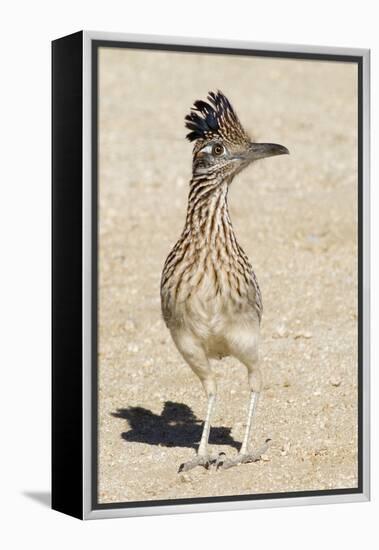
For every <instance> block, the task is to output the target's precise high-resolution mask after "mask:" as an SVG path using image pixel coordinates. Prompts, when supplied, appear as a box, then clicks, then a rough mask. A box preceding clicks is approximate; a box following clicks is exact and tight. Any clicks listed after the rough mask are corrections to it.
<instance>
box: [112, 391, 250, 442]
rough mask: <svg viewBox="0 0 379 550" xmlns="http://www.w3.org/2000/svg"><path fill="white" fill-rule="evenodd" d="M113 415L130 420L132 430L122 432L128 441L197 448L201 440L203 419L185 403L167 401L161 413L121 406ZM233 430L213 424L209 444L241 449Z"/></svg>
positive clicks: (123, 437) (142, 408)
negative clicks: (233, 435) (232, 432)
mask: <svg viewBox="0 0 379 550" xmlns="http://www.w3.org/2000/svg"><path fill="white" fill-rule="evenodd" d="M111 414H112V416H114V417H115V418H122V419H123V420H127V422H128V424H129V428H130V429H129V430H128V431H126V432H123V433H122V434H121V437H122V439H124V440H125V441H129V442H137V443H147V444H148V445H162V446H164V447H189V448H193V449H197V447H198V444H199V441H200V439H201V433H202V430H203V421H202V420H200V419H199V418H197V417H196V416H195V414H194V413H193V411H192V409H191V408H190V407H188V405H185V404H184V403H174V402H173V401H166V403H165V404H164V407H163V410H162V413H161V414H155V413H153V412H152V411H150V410H149V409H145V408H144V407H128V408H127V409H118V410H117V411H116V412H114V413H111ZM231 430H232V428H228V427H224V426H214V427H212V428H211V430H210V434H209V443H210V444H211V445H229V446H230V447H233V448H235V449H237V450H238V449H239V448H240V446H241V443H240V442H239V441H236V440H235V439H234V438H233V437H232V435H231Z"/></svg>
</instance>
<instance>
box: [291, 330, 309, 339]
mask: <svg viewBox="0 0 379 550" xmlns="http://www.w3.org/2000/svg"><path fill="white" fill-rule="evenodd" d="M294 338H295V340H297V339H298V338H306V339H307V340H308V339H309V338H312V333H311V332H309V330H304V331H299V332H296V334H295V336H294Z"/></svg>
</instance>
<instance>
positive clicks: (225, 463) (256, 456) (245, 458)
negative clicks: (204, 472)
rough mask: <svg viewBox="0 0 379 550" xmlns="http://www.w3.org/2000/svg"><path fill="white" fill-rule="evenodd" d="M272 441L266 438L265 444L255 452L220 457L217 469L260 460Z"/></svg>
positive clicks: (225, 468)
mask: <svg viewBox="0 0 379 550" xmlns="http://www.w3.org/2000/svg"><path fill="white" fill-rule="evenodd" d="M270 441H271V440H270V439H266V441H265V443H264V445H263V446H262V447H261V448H260V449H259V450H258V451H257V452H255V453H244V454H241V453H240V454H238V455H237V456H236V458H225V459H220V460H219V461H218V463H217V466H216V467H217V469H222V470H227V469H228V468H232V467H233V466H238V465H239V464H250V463H251V462H258V461H259V460H260V459H261V458H262V455H263V454H264V453H265V452H266V451H267V449H268V446H269V443H270Z"/></svg>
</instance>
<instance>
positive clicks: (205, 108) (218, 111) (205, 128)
mask: <svg viewBox="0 0 379 550" xmlns="http://www.w3.org/2000/svg"><path fill="white" fill-rule="evenodd" d="M207 100H208V102H206V101H202V100H198V101H195V103H194V106H193V107H192V109H191V113H190V114H189V115H187V116H186V117H185V121H186V127H187V128H188V129H189V130H191V131H190V132H189V133H188V134H187V136H186V137H187V139H188V140H189V141H195V140H197V139H202V140H207V139H213V138H215V137H220V138H221V139H224V140H228V141H238V142H241V140H242V141H246V140H248V136H247V134H246V133H245V131H244V129H243V127H242V125H241V123H240V121H239V120H238V117H237V115H236V113H235V111H234V109H233V107H232V105H231V104H230V101H229V100H228V98H227V97H226V96H225V95H224V94H223V93H222V92H220V90H218V91H217V92H216V93H215V92H209V93H208V97H207Z"/></svg>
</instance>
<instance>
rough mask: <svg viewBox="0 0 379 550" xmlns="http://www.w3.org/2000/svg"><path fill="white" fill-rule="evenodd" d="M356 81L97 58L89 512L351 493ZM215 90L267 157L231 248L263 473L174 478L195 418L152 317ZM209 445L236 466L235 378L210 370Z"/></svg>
mask: <svg viewBox="0 0 379 550" xmlns="http://www.w3.org/2000/svg"><path fill="white" fill-rule="evenodd" d="M356 83H357V80H356V69H355V67H354V66H352V65H349V64H336V63H322V62H316V63H315V62H310V61H298V60H279V59H277V60H275V59H259V58H255V59H249V58H240V57H221V56H199V55H194V54H167V53H162V52H148V53H147V52H138V51H134V52H132V51H128V50H117V49H114V50H112V49H107V50H102V52H101V54H100V98H101V100H100V186H99V187H100V195H99V196H100V239H99V250H100V254H99V265H100V270H99V284H100V288H99V324H100V330H99V404H100V411H99V443H100V449H99V451H100V452H99V501H100V502H117V501H138V500H149V499H153V500H156V499H175V498H185V497H199V496H219V495H235V494H252V493H269V492H283V491H304V490H317V489H331V488H344V487H354V486H356V485H357V438H356V431H357V277H356V274H357V259H356V253H357V240H356V235H357V224H356V214H357V212H356V199H357V197H356V185H357V159H356V140H357V133H356V117H357V110H356ZM217 88H220V89H221V90H223V91H224V92H225V93H226V95H228V96H229V97H230V99H231V101H232V103H233V104H234V106H235V107H236V110H237V112H238V114H239V116H240V118H241V121H242V123H243V124H244V125H245V126H246V127H247V128H248V129H249V131H250V132H251V134H252V135H253V136H254V137H255V138H256V140H257V141H273V142H277V143H282V144H283V145H285V146H287V147H288V148H289V149H290V152H291V155H290V156H289V157H287V156H286V157H278V158H273V159H266V160H263V161H260V162H258V163H256V164H255V166H254V167H252V168H250V169H249V170H247V171H245V172H244V173H243V174H241V175H240V176H239V177H238V179H236V180H235V181H234V182H233V185H232V189H231V192H230V197H229V203H230V211H231V217H232V220H233V223H234V226H235V230H236V233H237V236H238V239H239V241H240V243H241V245H242V246H243V248H244V249H245V251H246V252H247V254H248V255H249V257H250V259H251V261H252V263H253V266H254V269H255V271H256V274H257V277H258V280H259V282H260V286H261V289H262V294H263V301H264V317H263V324H262V347H261V357H262V359H261V366H262V371H263V374H264V379H265V385H264V392H263V396H262V399H261V401H260V403H259V408H258V412H257V416H256V423H255V430H254V434H253V444H254V446H255V447H258V446H260V445H261V444H262V442H263V441H264V440H265V439H266V438H268V437H270V438H271V439H272V443H271V446H270V448H269V450H268V451H267V453H266V454H265V455H264V457H263V460H261V461H260V462H258V463H254V464H249V465H244V466H240V467H237V468H232V469H230V470H225V471H214V470H210V471H205V470H203V469H202V468H198V469H196V470H193V471H191V472H188V473H186V474H178V473H177V469H178V466H179V464H180V463H181V462H183V461H186V460H189V459H190V458H191V457H193V456H194V453H195V449H196V444H197V443H198V441H199V439H200V434H201V428H202V420H203V418H204V414H205V407H206V402H205V397H204V395H203V390H202V388H201V385H200V382H199V381H198V379H197V378H196V377H195V375H194V374H193V373H192V372H191V370H190V369H189V367H188V366H187V365H185V363H184V361H183V360H182V358H181V357H180V356H179V354H178V352H177V351H176V349H175V347H174V345H173V343H172V341H171V338H170V335H169V333H168V331H167V329H166V327H165V325H164V323H163V321H162V319H161V313H160V298H159V281H160V274H161V269H162V266H163V263H164V260H165V258H166V256H167V254H168V252H169V250H170V248H171V246H172V245H173V244H174V243H175V241H176V240H177V238H178V237H179V235H180V232H181V230H182V227H183V223H184V216H185V211H186V199H187V185H188V180H189V177H190V174H191V145H190V144H189V143H188V142H186V141H185V139H184V136H185V129H184V124H183V118H184V115H185V114H186V113H187V112H188V110H189V108H190V106H191V105H192V102H193V100H195V99H198V98H204V96H205V95H206V93H207V91H208V90H210V89H217ZM214 368H215V371H216V373H217V375H218V386H219V396H218V401H217V407H216V410H215V414H214V419H213V428H212V432H211V437H210V443H211V449H212V450H213V451H215V452H218V451H221V450H222V451H225V452H226V453H227V454H230V455H233V454H235V453H236V452H237V449H238V446H239V443H240V442H241V440H242V436H243V430H244V422H245V414H246V407H247V400H248V387H247V380H246V371H245V369H244V367H242V366H241V365H240V364H238V362H237V361H235V360H232V359H225V360H223V361H222V362H215V364H214Z"/></svg>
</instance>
